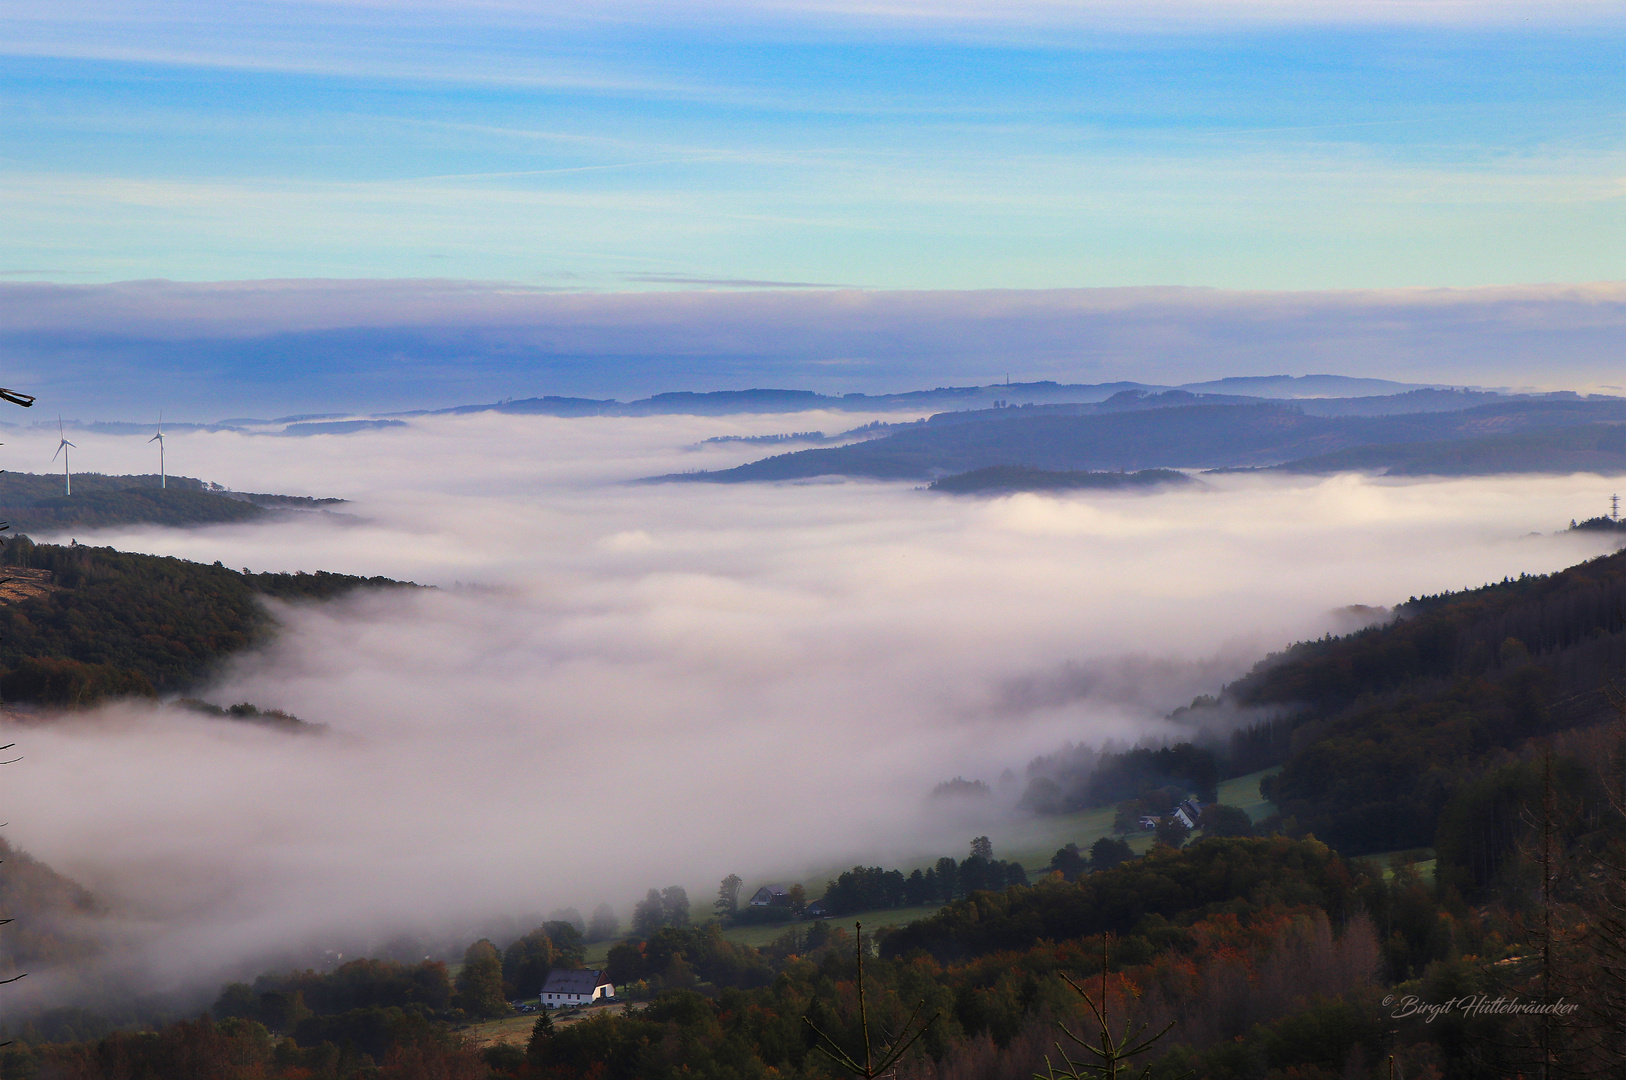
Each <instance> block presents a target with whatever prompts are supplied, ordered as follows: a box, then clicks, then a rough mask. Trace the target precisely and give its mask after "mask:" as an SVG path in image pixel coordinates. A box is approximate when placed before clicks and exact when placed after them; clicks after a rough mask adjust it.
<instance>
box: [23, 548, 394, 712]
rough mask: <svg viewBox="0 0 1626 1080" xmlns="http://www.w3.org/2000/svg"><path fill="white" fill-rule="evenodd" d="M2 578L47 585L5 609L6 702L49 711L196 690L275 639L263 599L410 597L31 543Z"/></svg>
mask: <svg viewBox="0 0 1626 1080" xmlns="http://www.w3.org/2000/svg"><path fill="white" fill-rule="evenodd" d="M0 567H17V568H24V569H30V570H42V571H45V572H47V573H48V574H49V575H50V577H49V582H48V584H47V585H46V586H44V587H43V588H42V589H41V590H40V591H39V593H38V594H37V595H30V596H27V597H25V598H22V599H17V600H13V601H12V602H10V603H7V604H5V605H4V606H0V695H3V696H4V697H5V699H6V700H8V701H31V702H39V703H42V704H53V705H78V706H84V705H93V704H95V703H97V702H99V701H102V700H105V699H107V698H110V697H121V696H130V697H152V696H155V695H157V694H160V693H172V692H177V691H185V690H187V689H189V688H190V687H192V686H194V685H195V684H197V683H198V682H200V681H201V680H203V679H204V678H205V677H206V676H207V675H208V674H209V673H210V672H211V671H212V670H213V669H214V668H215V667H216V666H217V665H218V664H219V663H220V662H221V661H222V660H224V659H225V658H226V657H228V656H230V655H232V654H233V653H236V652H239V651H241V650H243V649H246V648H249V647H251V646H254V645H257V644H259V643H261V642H263V641H265V640H266V639H267V638H268V637H269V636H270V635H272V634H273V633H275V631H276V623H275V620H274V619H273V618H272V617H271V615H270V614H268V613H267V611H266V609H265V606H264V605H263V604H262V603H261V602H260V601H261V598H262V597H267V596H269V597H275V598H277V599H281V600H326V599H331V598H333V597H335V596H339V595H341V594H343V593H346V592H349V591H351V590H353V589H357V588H362V587H368V588H405V587H412V586H410V585H409V583H404V582H399V581H394V580H391V579H389V578H383V577H371V578H364V577H357V576H353V575H350V574H331V573H327V572H325V571H324V572H318V573H315V574H307V573H297V574H273V573H258V574H256V573H249V572H248V571H242V572H239V571H237V570H232V569H229V568H227V567H224V566H222V565H221V564H220V563H218V562H217V563H215V564H213V565H212V566H210V565H204V564H202V563H195V562H189V561H187V560H185V559H176V558H171V557H167V556H156V555H141V554H136V553H133V552H121V551H115V550H114V549H113V548H109V547H90V546H86V545H67V546H64V545H60V544H36V543H34V542H33V541H32V540H31V539H30V538H29V537H27V536H18V537H15V538H13V539H12V540H10V541H9V542H7V543H6V544H5V546H4V549H3V550H0ZM0 576H3V575H0Z"/></svg>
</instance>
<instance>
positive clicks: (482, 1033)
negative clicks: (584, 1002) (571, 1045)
mask: <svg viewBox="0 0 1626 1080" xmlns="http://www.w3.org/2000/svg"><path fill="white" fill-rule="evenodd" d="M625 1007H626V1006H624V1005H621V1004H615V1005H596V1006H594V1007H593V1008H590V1009H565V1010H563V1011H560V1012H555V1013H554V1014H553V1026H554V1027H563V1026H565V1025H566V1024H575V1023H578V1022H580V1021H582V1020H585V1019H587V1018H588V1017H589V1016H596V1015H597V1014H599V1013H601V1012H612V1013H614V1012H620V1011H621V1010H622V1009H623V1008H625ZM535 1024H536V1013H521V1014H520V1015H518V1016H505V1017H503V1018H502V1019H500V1020H487V1021H485V1022H484V1023H480V1024H470V1025H469V1026H468V1027H467V1028H465V1029H464V1030H463V1034H464V1036H465V1037H466V1038H467V1039H468V1040H469V1042H470V1043H472V1044H474V1045H475V1046H495V1045H497V1044H498V1043H508V1044H510V1045H512V1046H524V1045H525V1044H526V1043H528V1042H530V1041H531V1028H532V1027H533V1026H534V1025H535Z"/></svg>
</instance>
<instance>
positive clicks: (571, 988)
mask: <svg viewBox="0 0 1626 1080" xmlns="http://www.w3.org/2000/svg"><path fill="white" fill-rule="evenodd" d="M613 997H615V987H613V986H611V985H610V977H609V976H608V975H607V974H605V973H604V972H602V971H591V970H564V969H557V970H554V971H550V972H548V981H547V982H545V983H543V984H542V1007H543V1008H544V1009H562V1008H564V1007H565V1006H566V1005H591V1004H592V1003H593V1002H595V1001H607V1000H609V999H610V998H613Z"/></svg>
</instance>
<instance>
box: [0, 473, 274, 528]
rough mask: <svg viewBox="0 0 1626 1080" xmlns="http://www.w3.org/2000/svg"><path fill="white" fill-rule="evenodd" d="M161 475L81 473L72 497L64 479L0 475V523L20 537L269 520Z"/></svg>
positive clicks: (185, 480) (256, 509)
mask: <svg viewBox="0 0 1626 1080" xmlns="http://www.w3.org/2000/svg"><path fill="white" fill-rule="evenodd" d="M167 484H168V486H167V487H163V488H160V487H159V486H158V485H159V478H158V475H157V474H156V473H155V474H153V475H151V476H104V475H102V474H100V473H79V474H76V475H75V476H74V478H73V494H72V495H71V496H70V495H67V494H64V488H65V485H64V482H63V477H62V475H61V474H60V473H45V474H35V473H16V472H5V473H0V521H6V522H9V523H10V524H11V527H12V528H13V529H16V530H19V531H21V532H35V533H40V532H54V531H57V530H60V529H69V528H76V527H77V528H85V529H94V528H107V527H111V526H117V525H139V524H153V525H175V526H189V525H216V524H223V523H228V522H238V521H254V520H257V519H260V518H263V517H265V515H266V511H265V509H264V508H263V507H260V506H257V505H255V504H254V503H253V502H251V501H248V500H246V499H242V498H231V497H229V496H227V495H224V494H222V493H220V492H219V491H217V490H213V489H212V488H211V487H210V486H209V485H208V484H206V483H204V482H203V481H202V480H195V479H193V478H191V477H187V476H171V477H169V478H168V481H167Z"/></svg>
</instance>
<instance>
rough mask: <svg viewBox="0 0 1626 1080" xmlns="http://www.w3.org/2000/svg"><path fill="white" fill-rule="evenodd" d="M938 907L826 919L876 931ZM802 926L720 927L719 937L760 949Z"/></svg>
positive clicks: (910, 919)
mask: <svg viewBox="0 0 1626 1080" xmlns="http://www.w3.org/2000/svg"><path fill="white" fill-rule="evenodd" d="M941 910H942V905H940V904H923V905H921V906H920V907H903V908H886V909H884V910H882V911H860V912H857V913H855V914H852V915H843V916H842V917H841V918H839V919H832V920H830V921H831V922H832V923H834V924H837V925H840V926H845V927H848V928H851V927H852V924H853V923H854V922H861V923H863V924H864V929H865V931H866V932H868V931H870V930H879V929H881V928H882V927H884V926H902V925H903V924H904V923H910V922H914V921H915V920H916V919H924V918H925V917H926V916H928V915H935V914H937V913H938V912H939V911H941ZM798 925H799V926H801V927H802V928H803V929H806V927H807V924H806V923H780V924H779V925H777V926H739V927H735V928H733V929H729V930H724V931H723V937H725V938H727V939H728V940H729V941H732V942H734V943H735V944H737V945H749V946H751V947H752V948H755V949H760V948H762V946H764V945H766V944H768V943H769V942H771V941H773V939H774V938H777V937H779V936H780V935H782V934H783V933H784V932H785V931H787V930H789V929H790V928H791V927H793V926H798Z"/></svg>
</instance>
